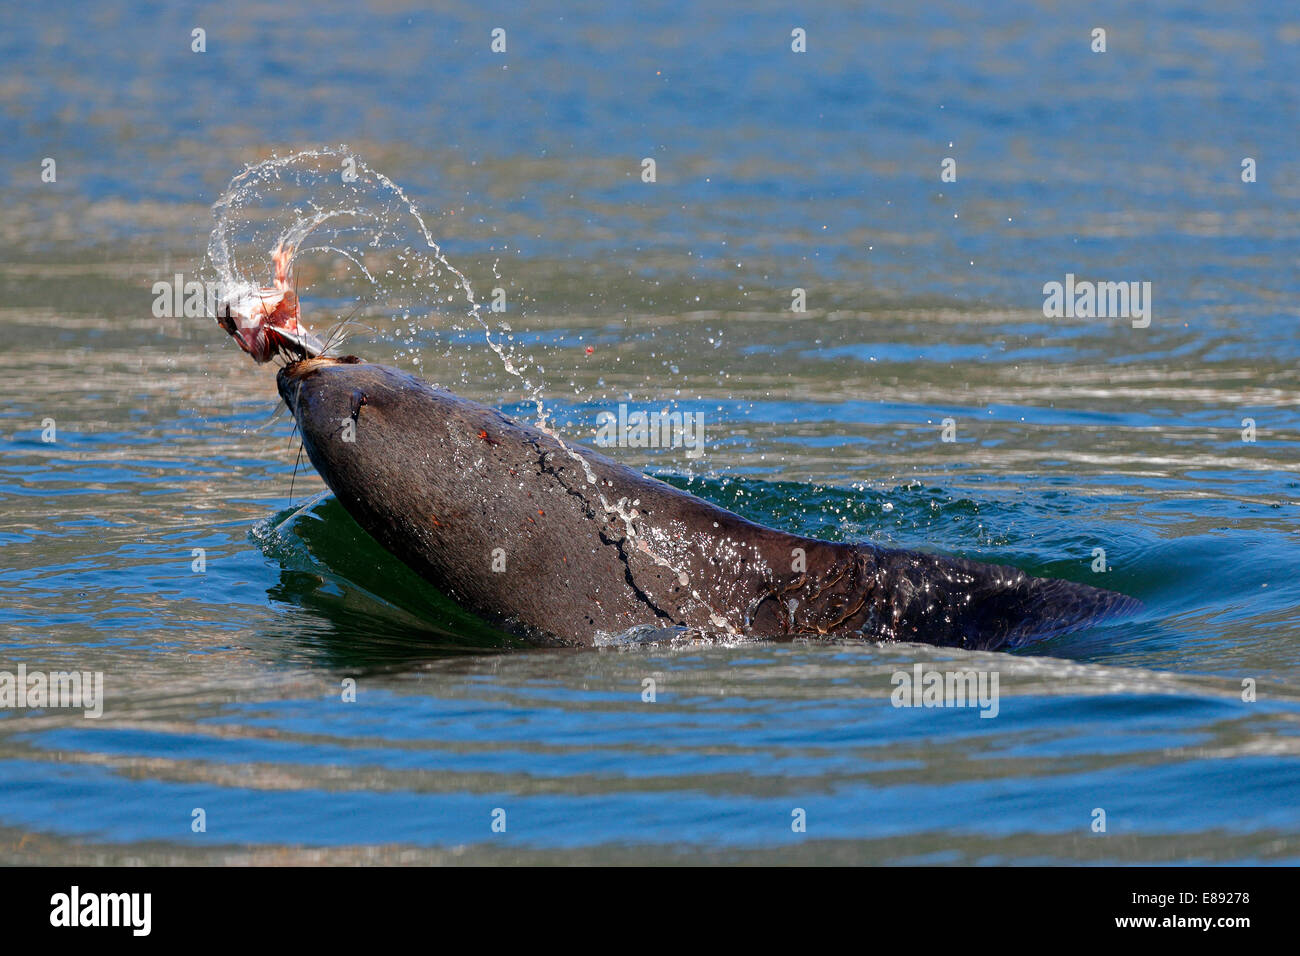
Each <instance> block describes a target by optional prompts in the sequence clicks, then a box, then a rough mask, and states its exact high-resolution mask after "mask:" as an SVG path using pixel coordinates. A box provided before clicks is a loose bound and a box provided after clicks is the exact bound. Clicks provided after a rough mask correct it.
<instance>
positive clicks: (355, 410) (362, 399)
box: [349, 388, 366, 422]
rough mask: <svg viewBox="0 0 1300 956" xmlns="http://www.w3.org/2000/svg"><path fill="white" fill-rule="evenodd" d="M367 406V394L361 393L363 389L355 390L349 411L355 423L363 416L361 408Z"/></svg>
mask: <svg viewBox="0 0 1300 956" xmlns="http://www.w3.org/2000/svg"><path fill="white" fill-rule="evenodd" d="M365 404H366V393H365V392H363V391H361V389H359V388H354V389H353V390H352V398H351V401H350V402H349V411H350V412H351V414H352V421H353V422H355V421H356V420H357V416H358V415H360V414H361V406H362V405H365Z"/></svg>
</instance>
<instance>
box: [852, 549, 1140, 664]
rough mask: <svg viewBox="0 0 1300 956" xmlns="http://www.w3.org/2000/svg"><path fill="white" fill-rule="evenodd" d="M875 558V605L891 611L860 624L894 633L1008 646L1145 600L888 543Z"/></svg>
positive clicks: (976, 646)
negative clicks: (898, 548) (890, 547)
mask: <svg viewBox="0 0 1300 956" xmlns="http://www.w3.org/2000/svg"><path fill="white" fill-rule="evenodd" d="M874 561H875V571H874V575H873V578H874V584H875V586H876V587H877V588H879V589H880V590H879V591H878V592H877V593H879V594H881V595H882V597H883V599H884V600H883V601H881V602H879V603H878V604H877V605H876V606H875V610H876V611H877V612H878V611H880V610H882V609H885V608H887V611H886V614H885V616H884V618H883V619H877V620H875V621H874V622H871V621H864V622H863V624H864V625H869V624H874V625H875V626H876V627H877V628H879V629H880V630H882V631H884V632H888V635H889V636H890V637H892V638H893V639H895V640H902V641H909V640H910V641H922V642H924V643H927V644H940V645H944V646H957V647H965V648H970V649H972V650H976V649H980V650H997V649H1010V648H1016V647H1022V646H1024V645H1025V644H1029V643H1032V642H1034V641H1039V640H1045V639H1046V638H1049V637H1053V636H1055V635H1057V634H1061V633H1063V632H1066V631H1070V630H1074V629H1076V628H1079V627H1082V626H1084V625H1087V624H1090V623H1093V622H1096V621H1099V620H1103V619H1106V618H1111V617H1117V616H1120V615H1123V614H1129V613H1133V612H1135V611H1137V610H1139V609H1140V608H1141V607H1142V604H1141V602H1139V601H1137V600H1136V599H1134V598H1131V597H1128V596H1127V595H1124V594H1119V593H1116V592H1114V591H1106V590H1102V589H1101V588H1094V587H1091V586H1089V585H1086V584H1076V583H1075V582H1073V581H1062V580H1060V579H1057V578H1037V577H1033V576H1032V575H1029V574H1026V573H1025V572H1024V571H1021V570H1020V569H1019V568H1014V567H1009V566H1007V565H1000V564H981V563H979V562H976V561H969V560H966V559H965V558H952V557H946V556H943V555H937V554H928V553H925V552H921V551H888V550H882V551H877V552H875V555H874ZM882 605H883V607H882ZM866 629H867V630H869V629H870V628H869V627H867V628H866Z"/></svg>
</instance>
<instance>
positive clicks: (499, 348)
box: [208, 146, 546, 421]
mask: <svg viewBox="0 0 1300 956" xmlns="http://www.w3.org/2000/svg"><path fill="white" fill-rule="evenodd" d="M212 214H213V217H214V218H215V219H216V225H215V227H214V228H213V230H212V235H211V237H210V238H209V240H208V259H209V261H210V263H211V266H212V268H213V269H214V270H215V272H216V280H217V282H218V283H219V284H220V287H221V288H222V290H223V300H224V304H225V306H226V307H227V308H229V307H231V306H233V307H234V309H235V311H236V312H238V311H240V310H241V309H242V311H243V312H246V313H247V315H246V316H245V322H246V323H247V326H248V328H245V327H244V326H243V324H241V323H240V322H239V320H238V317H236V318H235V320H234V321H233V322H231V320H229V319H227V321H226V322H223V323H222V324H223V327H226V328H227V330H228V331H230V328H229V324H234V325H236V327H237V330H238V332H240V333H243V334H240V335H238V337H240V338H241V340H243V339H247V340H248V341H249V342H251V341H252V337H253V335H254V334H255V333H256V331H257V328H258V327H260V326H262V325H268V324H271V325H273V324H274V322H275V320H276V319H277V318H278V317H280V316H281V315H286V314H288V312H289V310H288V308H287V307H286V306H284V305H283V304H282V303H284V302H285V301H289V297H290V296H292V300H291V303H292V319H293V320H294V322H295V323H297V322H298V321H301V323H302V325H303V326H314V327H315V328H316V329H326V327H327V326H332V327H330V328H328V330H327V331H326V332H325V334H324V335H323V336H322V338H323V339H324V341H323V342H321V343H320V346H321V347H322V348H326V349H328V348H330V347H335V346H337V345H338V343H339V342H340V341H341V338H342V335H343V333H344V332H345V331H346V330H347V329H348V328H349V327H351V328H356V327H362V328H369V329H370V330H371V331H372V332H373V334H374V339H375V340H376V341H381V342H383V341H386V342H388V343H390V344H392V345H393V347H394V353H393V356H392V359H393V362H394V364H398V365H401V364H408V363H409V364H410V365H413V366H415V367H416V369H420V368H421V367H422V366H423V364H424V360H423V355H422V351H423V344H424V342H425V340H426V338H427V337H428V336H429V335H430V334H431V333H433V332H436V331H443V332H446V331H453V332H461V331H465V329H466V325H465V323H464V320H465V319H467V318H468V319H469V320H470V321H471V325H469V326H468V327H469V328H471V329H473V328H478V329H479V330H481V331H482V333H483V335H484V339H485V341H486V343H487V345H488V347H489V348H491V349H492V351H493V352H494V353H496V355H497V357H498V358H499V359H500V361H501V363H502V365H503V366H504V368H505V370H506V371H507V372H508V373H510V374H511V375H512V376H514V377H515V378H516V379H518V380H519V382H520V385H521V386H522V388H523V391H524V393H525V394H526V395H528V396H529V398H530V399H531V400H532V401H533V402H534V404H536V406H537V409H538V416H539V419H541V420H543V421H544V420H545V417H546V416H545V411H544V406H543V404H542V401H541V383H540V381H537V382H534V381H532V380H531V379H530V378H529V377H528V373H529V370H530V366H531V363H530V362H529V361H528V360H525V359H522V358H520V357H519V356H518V355H517V354H516V353H515V351H514V347H513V346H507V345H503V344H502V339H503V337H504V333H505V331H507V330H502V329H493V328H492V326H490V325H489V324H488V322H487V321H486V320H485V319H484V318H483V316H482V314H481V308H480V305H479V304H478V303H477V302H475V300H474V290H473V288H472V286H471V285H470V282H469V279H467V278H466V277H465V275H464V274H463V273H462V272H461V271H460V270H458V269H457V268H456V267H455V266H453V265H452V264H451V263H450V262H449V261H448V260H447V257H446V256H445V255H444V254H443V252H442V249H441V248H440V247H439V245H438V243H437V242H436V241H435V240H434V238H433V234H432V233H431V232H430V230H429V227H428V225H427V224H426V223H425V221H424V218H423V217H422V216H421V214H420V211H419V209H418V207H417V206H416V204H415V203H414V202H413V201H412V200H411V199H410V198H409V197H408V196H407V195H406V193H405V192H403V191H402V189H401V187H399V186H398V185H397V184H396V183H394V182H393V181H392V180H391V179H389V178H388V177H387V176H385V175H384V174H383V173H380V172H378V171H376V170H374V169H372V168H371V167H370V166H368V165H367V164H366V163H365V162H364V161H363V160H361V159H360V158H359V157H358V156H356V154H355V153H353V152H352V151H351V150H350V149H348V147H347V146H338V147H331V148H324V149H313V150H303V151H301V152H297V153H293V154H291V155H288V156H273V157H272V158H271V159H268V160H265V161H264V162H261V163H257V164H256V165H251V166H248V167H246V168H245V169H244V171H243V172H241V173H240V174H239V175H238V176H236V177H235V178H234V179H232V180H231V181H230V185H229V186H228V187H227V189H226V192H225V193H224V194H223V195H222V197H221V198H220V199H219V200H217V202H215V203H214V204H213V206H212ZM286 276H292V279H286ZM268 303H269V305H268ZM300 308H301V313H300V312H299V309H300ZM277 310H278V311H277ZM218 321H221V318H220V317H219V319H218ZM272 331H273V332H274V333H277V334H278V333H279V331H280V330H279V329H274V328H273V329H272ZM231 334H237V333H236V332H233V331H232V333H231ZM301 335H302V336H303V337H304V338H305V339H309V338H310V332H309V331H307V330H306V329H305V328H304V329H302V330H301ZM284 337H286V338H289V339H290V342H291V343H292V341H293V339H292V336H284ZM244 348H245V351H249V352H250V354H253V356H254V358H258V359H259V360H261V361H265V360H266V358H269V357H272V354H273V351H272V352H268V350H267V349H266V348H261V349H260V354H259V349H257V348H250V347H249V345H248V344H245V345H244Z"/></svg>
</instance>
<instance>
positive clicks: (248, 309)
mask: <svg viewBox="0 0 1300 956" xmlns="http://www.w3.org/2000/svg"><path fill="white" fill-rule="evenodd" d="M292 261H293V247H292V246H287V245H285V244H284V243H280V244H279V245H277V246H276V247H275V249H274V251H272V253H271V264H272V266H273V276H272V280H271V285H270V286H269V287H268V286H261V287H258V286H253V285H252V284H248V285H246V286H244V287H243V288H242V289H241V288H236V289H234V290H232V291H231V293H230V296H229V298H227V300H226V302H225V308H224V311H223V312H222V314H221V315H220V316H218V317H217V323H218V324H219V325H220V326H221V327H222V328H223V329H225V330H226V331H227V332H229V333H230V335H231V336H233V337H234V339H235V341H236V342H238V343H239V347H240V348H241V349H243V350H244V351H245V352H247V353H248V354H249V355H251V356H252V357H253V360H254V361H256V362H269V361H270V360H271V359H272V358H274V357H275V356H276V355H279V354H284V355H288V356H290V357H294V358H309V357H311V356H315V355H320V354H321V353H322V352H324V351H325V348H324V346H323V345H322V344H321V343H320V342H319V340H317V339H316V337H315V336H314V335H312V334H311V333H310V332H308V331H307V330H306V329H305V328H304V327H303V326H302V324H301V315H300V311H299V310H300V304H299V302H298V293H297V291H295V289H294V287H293V283H292V282H291V280H290V275H289V266H290V264H291V263H292Z"/></svg>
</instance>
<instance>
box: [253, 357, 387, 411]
mask: <svg viewBox="0 0 1300 956" xmlns="http://www.w3.org/2000/svg"><path fill="white" fill-rule="evenodd" d="M364 364H365V360H364V359H361V358H358V357H357V356H355V355H344V356H342V357H339V358H334V357H331V356H325V355H321V356H316V357H315V358H306V359H300V360H299V361H297V362H290V363H289V364H288V365H286V366H284V367H283V368H282V369H280V371H279V372H277V373H276V376H275V387H276V389H277V390H278V391H279V392H280V397H281V398H282V399H284V403H285V404H286V405H288V406H289V411H291V412H292V413H293V414H294V416H295V417H296V416H297V414H298V395H299V392H300V390H301V387H302V383H303V382H305V381H306V380H307V379H309V378H311V377H312V376H313V375H316V374H318V373H319V372H320V371H321V370H323V369H327V368H332V367H334V366H336V365H364Z"/></svg>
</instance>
